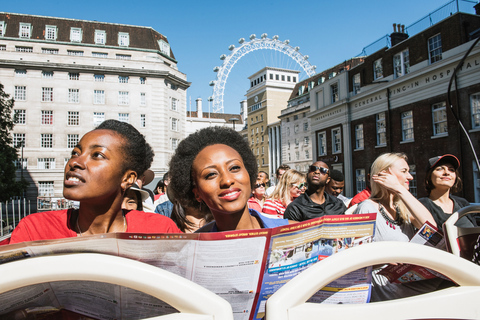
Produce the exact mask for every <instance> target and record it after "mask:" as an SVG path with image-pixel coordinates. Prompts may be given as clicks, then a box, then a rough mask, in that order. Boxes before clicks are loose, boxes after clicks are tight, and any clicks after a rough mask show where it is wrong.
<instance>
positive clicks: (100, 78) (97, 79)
mask: <svg viewBox="0 0 480 320" xmlns="http://www.w3.org/2000/svg"><path fill="white" fill-rule="evenodd" d="M93 79H95V82H105V76H104V75H103V74H95V75H94V76H93Z"/></svg>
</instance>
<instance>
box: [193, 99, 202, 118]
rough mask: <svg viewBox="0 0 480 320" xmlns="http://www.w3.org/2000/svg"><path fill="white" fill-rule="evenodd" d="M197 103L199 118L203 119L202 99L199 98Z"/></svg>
mask: <svg viewBox="0 0 480 320" xmlns="http://www.w3.org/2000/svg"><path fill="white" fill-rule="evenodd" d="M195 102H196V103H197V117H198V118H200V119H201V118H203V111H202V98H197V100H195Z"/></svg>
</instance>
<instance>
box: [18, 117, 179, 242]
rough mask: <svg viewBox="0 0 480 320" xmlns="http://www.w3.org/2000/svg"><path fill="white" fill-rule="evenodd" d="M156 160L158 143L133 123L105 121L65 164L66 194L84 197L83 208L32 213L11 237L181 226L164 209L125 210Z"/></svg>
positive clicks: (53, 236) (30, 238)
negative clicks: (138, 182)
mask: <svg viewBox="0 0 480 320" xmlns="http://www.w3.org/2000/svg"><path fill="white" fill-rule="evenodd" d="M152 161H153V150H152V148H151V147H150V145H149V144H148V143H147V142H146V141H145V138H144V136H143V135H142V134H140V132H138V131H137V130H136V129H135V128H134V127H133V126H131V125H129V124H127V123H124V122H120V121H116V120H107V121H105V122H103V123H102V124H100V126H98V127H97V129H95V130H93V131H90V132H88V133H86V134H85V135H84V136H83V137H82V139H81V140H80V141H79V143H78V144H77V146H75V148H74V149H73V151H72V156H71V158H70V160H69V161H68V163H67V165H66V166H65V179H64V187H63V195H64V197H65V198H67V199H70V200H76V201H79V202H80V207H79V209H78V210H77V209H68V210H60V211H49V212H40V213H35V214H32V215H29V216H27V217H25V218H23V219H22V220H21V221H20V223H19V224H18V226H17V227H16V228H15V230H14V231H13V233H12V237H11V241H10V243H17V242H23V241H33V240H46V239H60V238H68V237H78V236H83V235H91V234H101V233H111V232H137V233H170V232H181V231H180V230H179V229H178V228H177V226H176V225H175V224H174V223H173V221H172V220H170V219H169V218H166V217H164V216H162V215H158V214H153V213H146V212H141V211H136V210H131V211H128V212H127V211H124V210H122V202H123V199H124V196H125V191H126V190H127V189H128V188H129V187H131V186H132V185H133V183H134V182H135V181H136V179H137V177H138V176H140V175H141V174H143V173H144V172H145V170H147V169H148V168H149V167H150V165H151V163H152Z"/></svg>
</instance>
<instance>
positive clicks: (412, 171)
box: [408, 164, 418, 198]
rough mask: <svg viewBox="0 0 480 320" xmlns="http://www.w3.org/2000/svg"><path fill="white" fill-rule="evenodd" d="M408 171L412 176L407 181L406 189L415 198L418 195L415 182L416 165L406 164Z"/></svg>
mask: <svg viewBox="0 0 480 320" xmlns="http://www.w3.org/2000/svg"><path fill="white" fill-rule="evenodd" d="M408 167H409V169H410V171H409V172H408V173H410V175H411V176H412V178H413V179H412V180H410V181H409V184H408V191H410V193H411V194H412V195H413V196H414V197H415V198H416V197H417V196H418V194H417V191H418V183H417V166H416V165H414V164H411V165H409V166H408Z"/></svg>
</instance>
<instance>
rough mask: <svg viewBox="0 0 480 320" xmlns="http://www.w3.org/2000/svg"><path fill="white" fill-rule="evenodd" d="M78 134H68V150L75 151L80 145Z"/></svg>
mask: <svg viewBox="0 0 480 320" xmlns="http://www.w3.org/2000/svg"><path fill="white" fill-rule="evenodd" d="M79 139H80V138H79V136H78V134H67V148H69V149H73V148H75V146H76V145H77V144H78V141H79Z"/></svg>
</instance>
